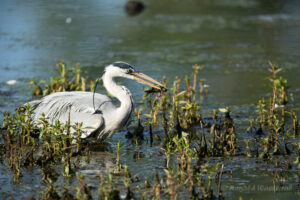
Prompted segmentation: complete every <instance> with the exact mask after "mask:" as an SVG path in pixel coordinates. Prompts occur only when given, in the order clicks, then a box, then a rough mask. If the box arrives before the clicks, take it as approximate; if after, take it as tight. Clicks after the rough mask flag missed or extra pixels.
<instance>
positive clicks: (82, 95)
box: [29, 62, 161, 141]
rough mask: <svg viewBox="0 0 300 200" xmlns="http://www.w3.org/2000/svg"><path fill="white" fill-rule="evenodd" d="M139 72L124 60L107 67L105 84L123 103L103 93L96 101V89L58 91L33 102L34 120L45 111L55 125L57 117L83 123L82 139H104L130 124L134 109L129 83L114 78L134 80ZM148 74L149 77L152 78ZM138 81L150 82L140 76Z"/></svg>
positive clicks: (98, 95)
mask: <svg viewBox="0 0 300 200" xmlns="http://www.w3.org/2000/svg"><path fill="white" fill-rule="evenodd" d="M124 70H125V71H124ZM134 73H135V74H134ZM136 74H138V73H137V72H135V70H134V69H133V68H132V67H131V66H130V65H129V64H127V63H123V62H118V63H114V64H112V65H109V66H108V67H106V70H105V73H104V75H103V77H102V80H103V84H104V86H105V88H106V89H107V91H109V93H110V94H111V95H113V96H115V97H116V98H117V99H118V100H119V101H120V106H116V105H115V104H114V103H113V101H112V99H110V98H109V97H107V96H105V95H102V94H97V93H96V94H95V96H94V101H93V93H92V92H58V93H54V94H51V95H48V96H45V97H44V98H42V99H41V100H35V101H31V102H29V105H30V106H31V108H32V109H33V116H32V119H33V120H34V121H38V120H39V119H40V118H41V117H42V114H43V113H44V114H45V117H46V119H48V121H49V123H51V124H54V123H55V122H56V121H57V120H58V121H60V122H62V123H66V122H68V120H70V123H71V124H75V123H82V127H83V128H82V135H81V138H87V137H89V138H90V137H92V138H94V139H96V140H97V141H103V140H104V139H106V138H107V137H110V136H111V135H112V134H113V133H114V132H115V131H116V130H118V129H120V128H123V127H124V126H125V125H126V124H127V122H128V121H129V118H130V116H131V113H132V111H133V109H134V108H133V100H132V97H131V93H130V91H129V90H128V89H127V88H126V87H125V86H120V85H117V84H116V83H115V82H114V80H113V79H114V77H124V78H130V79H134V78H133V77H135V76H136ZM139 74H140V75H143V74H141V73H139ZM143 76H145V75H143ZM145 77H146V78H148V80H149V77H147V76H145ZM136 80H138V81H140V82H142V83H146V82H143V80H142V81H141V80H140V79H138V78H136ZM155 83H156V84H157V83H158V82H155ZM146 84H149V83H146ZM151 86H154V87H158V86H157V85H151ZM160 87H161V86H160Z"/></svg>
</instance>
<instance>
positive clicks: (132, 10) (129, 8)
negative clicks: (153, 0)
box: [125, 0, 145, 16]
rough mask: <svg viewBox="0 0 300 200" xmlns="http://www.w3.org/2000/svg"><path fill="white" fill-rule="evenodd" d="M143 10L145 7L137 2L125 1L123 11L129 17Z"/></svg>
mask: <svg viewBox="0 0 300 200" xmlns="http://www.w3.org/2000/svg"><path fill="white" fill-rule="evenodd" d="M144 9H145V5H144V4H143V3H142V2H139V1H133V0H130V1H127V3H126V4H125V11H126V13H127V14H128V15H129V16H135V15H138V14H140V13H141V12H142V11H143V10H144Z"/></svg>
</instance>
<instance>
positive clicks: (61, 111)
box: [29, 92, 113, 138]
mask: <svg viewBox="0 0 300 200" xmlns="http://www.w3.org/2000/svg"><path fill="white" fill-rule="evenodd" d="M29 105H30V106H31V108H32V109H33V116H32V118H33V119H34V120H35V121H37V120H39V119H40V118H41V117H42V113H44V114H45V116H46V118H47V119H48V120H49V122H50V123H52V124H54V123H55V121H57V120H59V121H60V122H62V123H66V122H67V121H68V120H69V116H70V122H71V124H75V123H76V122H78V123H83V126H82V127H83V128H84V129H83V130H84V133H83V134H82V137H83V138H85V137H87V136H89V135H90V134H91V133H92V132H94V131H97V132H98V131H101V130H100V129H103V126H104V119H103V116H102V110H103V109H106V108H107V107H111V106H113V104H112V102H111V99H110V98H108V97H106V96H104V95H101V94H95V108H96V112H95V110H94V106H93V93H91V92H59V93H54V94H51V95H48V96H46V97H44V98H42V99H41V100H35V101H31V102H29Z"/></svg>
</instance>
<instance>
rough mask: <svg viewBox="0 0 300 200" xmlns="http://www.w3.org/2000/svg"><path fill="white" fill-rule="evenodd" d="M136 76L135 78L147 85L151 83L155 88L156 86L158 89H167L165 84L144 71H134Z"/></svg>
mask: <svg viewBox="0 0 300 200" xmlns="http://www.w3.org/2000/svg"><path fill="white" fill-rule="evenodd" d="M132 75H133V76H134V80H136V81H137V82H139V83H143V84H146V85H149V86H151V87H153V88H156V89H158V90H166V88H165V86H163V85H162V84H161V83H160V82H158V81H156V80H154V79H153V78H151V77H149V76H147V75H145V74H143V73H138V72H137V73H134V74H132Z"/></svg>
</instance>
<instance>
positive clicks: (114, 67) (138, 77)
mask: <svg viewBox="0 0 300 200" xmlns="http://www.w3.org/2000/svg"><path fill="white" fill-rule="evenodd" d="M104 74H110V75H111V76H112V77H124V78H128V79H132V80H135V81H137V82H139V83H142V84H146V85H149V86H151V87H153V88H156V89H158V90H164V91H165V90H166V88H165V87H164V86H163V85H162V84H161V83H160V82H158V81H156V80H154V79H152V78H151V77H149V76H147V75H145V74H143V73H140V72H138V71H136V70H135V69H134V67H132V66H131V65H130V64H128V63H125V62H121V61H119V62H115V63H113V64H110V65H108V66H107V67H106V68H105V73H104Z"/></svg>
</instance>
